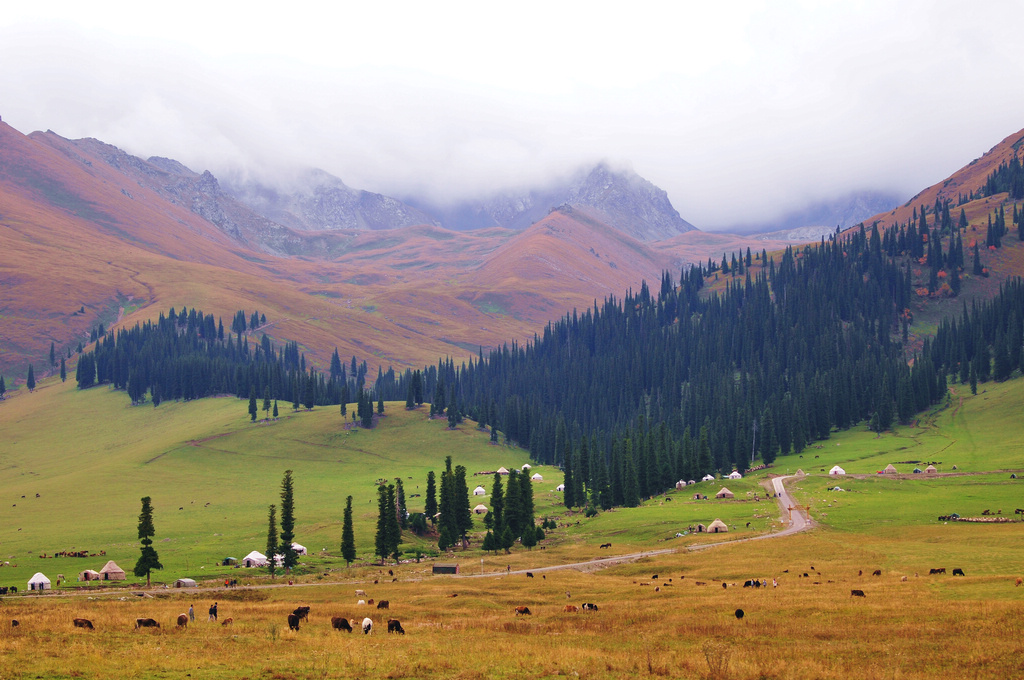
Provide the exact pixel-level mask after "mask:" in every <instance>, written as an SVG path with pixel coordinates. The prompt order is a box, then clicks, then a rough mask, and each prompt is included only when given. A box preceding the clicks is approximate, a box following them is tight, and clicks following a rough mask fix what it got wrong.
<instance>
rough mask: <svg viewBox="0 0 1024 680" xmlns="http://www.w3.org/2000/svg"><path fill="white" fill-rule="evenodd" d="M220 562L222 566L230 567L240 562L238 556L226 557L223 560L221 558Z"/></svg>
mask: <svg viewBox="0 0 1024 680" xmlns="http://www.w3.org/2000/svg"><path fill="white" fill-rule="evenodd" d="M220 564H221V566H222V567H230V566H232V565H235V564H238V558H237V557H225V558H224V559H223V560H221V563H220Z"/></svg>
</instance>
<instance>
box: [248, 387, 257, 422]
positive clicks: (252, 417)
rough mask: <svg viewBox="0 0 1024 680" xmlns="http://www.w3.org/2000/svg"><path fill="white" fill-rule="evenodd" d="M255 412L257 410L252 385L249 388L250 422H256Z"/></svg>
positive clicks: (254, 391) (254, 389)
mask: <svg viewBox="0 0 1024 680" xmlns="http://www.w3.org/2000/svg"><path fill="white" fill-rule="evenodd" d="M257 413H258V411H257V409H256V387H255V386H253V387H250V388H249V419H250V420H251V421H252V422H256V414H257Z"/></svg>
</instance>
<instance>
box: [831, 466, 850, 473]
mask: <svg viewBox="0 0 1024 680" xmlns="http://www.w3.org/2000/svg"><path fill="white" fill-rule="evenodd" d="M828 473H829V474H830V475H845V474H846V470H844V469H843V468H841V467H839V466H838V465H835V466H833V467H832V469H831V470H829V471H828Z"/></svg>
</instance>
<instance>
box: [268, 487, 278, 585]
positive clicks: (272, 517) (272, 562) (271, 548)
mask: <svg viewBox="0 0 1024 680" xmlns="http://www.w3.org/2000/svg"><path fill="white" fill-rule="evenodd" d="M277 548H278V545H277V506H276V505H274V504H273V503H271V504H270V512H269V513H268V515H267V573H268V574H270V577H271V578H273V577H274V572H275V571H276V570H277V559H275V556H276V555H277Z"/></svg>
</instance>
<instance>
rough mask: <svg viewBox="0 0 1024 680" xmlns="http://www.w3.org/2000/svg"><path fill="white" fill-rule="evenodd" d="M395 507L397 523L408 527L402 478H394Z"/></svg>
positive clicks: (407, 513) (407, 512)
mask: <svg viewBox="0 0 1024 680" xmlns="http://www.w3.org/2000/svg"><path fill="white" fill-rule="evenodd" d="M395 508H396V510H397V512H398V525H399V526H400V527H402V528H403V529H408V528H409V511H408V509H407V508H406V505H405V487H403V486H402V478H401V477H396V478H395Z"/></svg>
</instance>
